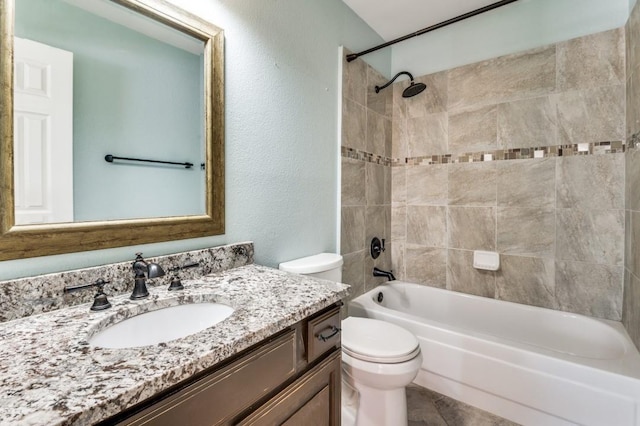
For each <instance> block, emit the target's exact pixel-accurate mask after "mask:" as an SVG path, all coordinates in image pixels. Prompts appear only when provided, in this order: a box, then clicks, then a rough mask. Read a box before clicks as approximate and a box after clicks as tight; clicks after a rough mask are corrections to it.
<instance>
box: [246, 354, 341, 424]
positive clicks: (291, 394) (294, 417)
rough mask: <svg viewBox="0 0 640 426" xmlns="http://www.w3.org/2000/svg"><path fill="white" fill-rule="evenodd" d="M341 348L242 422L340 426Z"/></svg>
mask: <svg viewBox="0 0 640 426" xmlns="http://www.w3.org/2000/svg"><path fill="white" fill-rule="evenodd" d="M340 386H341V384H340V350H335V351H334V352H333V353H331V355H329V356H328V357H327V358H326V359H325V360H324V361H322V362H321V363H320V364H318V365H317V366H315V367H314V368H312V369H311V370H309V372H307V373H306V374H304V375H303V376H302V377H300V378H299V379H298V380H296V381H295V382H293V383H292V384H291V385H290V386H289V387H287V388H286V389H284V390H283V391H282V392H280V393H279V394H278V395H276V396H275V397H273V398H272V399H271V400H269V401H268V402H267V403H266V404H264V405H263V406H262V407H260V408H258V409H257V410H256V411H254V412H253V413H252V414H250V415H249V416H248V417H246V418H245V419H243V420H242V421H240V423H239V424H240V425H256V426H262V425H286V426H299V425H304V426H338V425H339V424H340Z"/></svg>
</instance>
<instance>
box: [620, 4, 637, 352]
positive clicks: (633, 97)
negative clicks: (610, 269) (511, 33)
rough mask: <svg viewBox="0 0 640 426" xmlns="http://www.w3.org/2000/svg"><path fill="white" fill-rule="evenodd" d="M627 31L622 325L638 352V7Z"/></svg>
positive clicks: (634, 10) (633, 13)
mask: <svg viewBox="0 0 640 426" xmlns="http://www.w3.org/2000/svg"><path fill="white" fill-rule="evenodd" d="M625 31H626V40H627V43H626V70H627V73H626V77H627V97H626V107H627V111H626V117H627V120H626V136H627V141H628V147H629V149H628V150H627V153H626V154H625V160H626V161H625V175H626V176H625V183H626V185H625V195H624V197H625V208H626V210H625V256H624V258H625V262H624V265H625V269H624V303H623V309H622V322H623V324H624V325H625V327H626V328H627V331H628V332H629V335H630V336H631V338H632V339H633V341H634V342H635V344H636V346H638V347H639V348H640V278H639V277H640V189H639V188H640V149H639V147H638V146H637V141H638V135H639V133H640V7H639V6H638V5H636V7H635V8H634V9H633V11H632V13H631V16H630V18H629V21H628V22H627V25H626V27H625Z"/></svg>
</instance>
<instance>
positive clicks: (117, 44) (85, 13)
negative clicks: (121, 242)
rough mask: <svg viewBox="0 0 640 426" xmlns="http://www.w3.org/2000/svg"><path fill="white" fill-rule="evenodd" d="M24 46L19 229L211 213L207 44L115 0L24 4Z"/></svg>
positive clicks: (19, 43) (18, 81)
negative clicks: (206, 132)
mask: <svg viewBox="0 0 640 426" xmlns="http://www.w3.org/2000/svg"><path fill="white" fill-rule="evenodd" d="M14 48H15V53H14V58H15V59H14V63H15V74H14V176H15V205H16V209H15V222H16V224H17V225H21V224H37V223H59V222H85V221H103V220H114V219H136V218H148V217H149V218H154V217H169V216H189V215H202V214H204V213H205V198H206V197H205V186H206V179H205V171H204V170H203V167H201V165H204V163H205V156H206V155H205V153H206V150H205V142H204V140H205V138H204V130H205V127H204V114H205V113H204V99H203V98H204V97H203V95H202V94H203V90H204V89H203V85H204V71H203V69H204V62H203V61H204V59H203V58H204V55H203V52H204V44H203V43H202V42H201V41H199V40H196V39H194V38H191V37H189V36H187V35H185V34H184V33H182V32H180V31H177V30H174V29H172V28H170V27H168V26H165V25H163V24H161V23H158V22H156V21H153V20H151V19H148V18H146V17H143V16H142V15H139V14H135V13H133V12H131V11H130V10H129V9H126V8H124V7H121V6H118V5H116V4H114V3H112V2H110V1H106V0H16V3H15V41H14ZM107 155H112V156H115V157H125V158H133V159H144V160H157V161H162V162H163V163H155V162H140V161H130V160H121V159H115V160H113V161H112V162H108V161H105V156H107ZM171 162H176V163H190V164H193V166H191V167H185V165H184V164H183V165H180V164H168V163H171Z"/></svg>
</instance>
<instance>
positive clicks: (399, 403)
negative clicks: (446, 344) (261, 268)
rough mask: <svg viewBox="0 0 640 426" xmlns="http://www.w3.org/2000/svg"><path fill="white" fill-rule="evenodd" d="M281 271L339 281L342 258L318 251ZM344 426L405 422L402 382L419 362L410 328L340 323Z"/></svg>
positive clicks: (369, 322) (392, 425)
mask: <svg viewBox="0 0 640 426" xmlns="http://www.w3.org/2000/svg"><path fill="white" fill-rule="evenodd" d="M279 268H280V269H281V270H283V271H287V272H294V273H297V274H302V275H308V276H312V277H316V278H322V279H328V280H332V281H338V282H339V281H341V280H342V256H340V255H338V254H334V253H321V254H317V255H314V256H308V257H303V258H301V259H295V260H292V261H289V262H284V263H281V264H280V265H279ZM341 327H342V337H341V338H342V426H406V425H407V399H406V395H405V386H407V385H408V384H409V383H411V381H412V380H413V379H414V378H415V377H416V375H417V374H418V371H419V369H420V365H421V364H422V354H421V353H420V345H419V343H418V340H417V339H416V337H415V336H414V335H413V334H411V333H410V332H409V331H407V330H405V329H403V328H402V327H399V326H397V325H395V324H391V323H387V322H384V321H380V320H375V319H370V318H357V317H348V318H346V319H344V320H343V321H342V325H341Z"/></svg>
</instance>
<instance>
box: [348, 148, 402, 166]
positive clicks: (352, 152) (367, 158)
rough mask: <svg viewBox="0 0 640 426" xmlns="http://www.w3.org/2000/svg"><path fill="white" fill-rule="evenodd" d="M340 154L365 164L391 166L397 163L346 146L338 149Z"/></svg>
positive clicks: (390, 159) (387, 158)
mask: <svg viewBox="0 0 640 426" xmlns="http://www.w3.org/2000/svg"><path fill="white" fill-rule="evenodd" d="M340 153H341V154H342V156H343V157H345V158H351V159H352V160H360V161H364V162H366V163H373V164H380V165H382V166H391V165H392V163H394V162H396V161H398V160H397V159H393V158H389V157H383V156H381V155H376V154H371V153H370V152H366V151H360V150H357V149H353V148H347V147H346V146H341V147H340Z"/></svg>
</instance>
